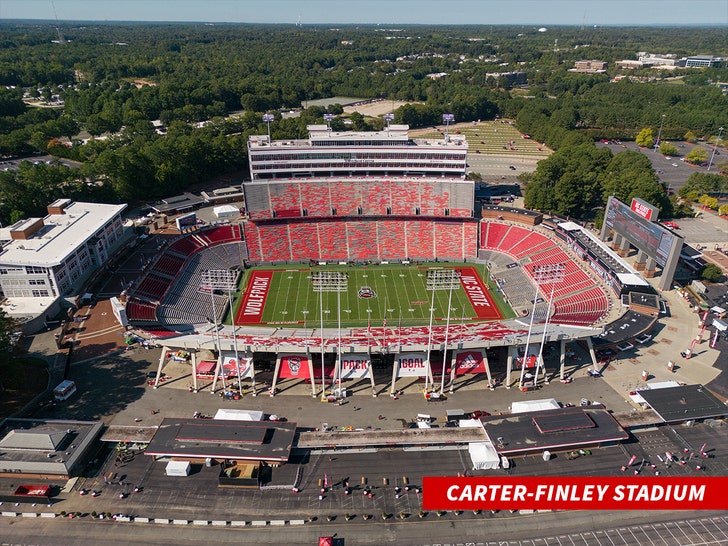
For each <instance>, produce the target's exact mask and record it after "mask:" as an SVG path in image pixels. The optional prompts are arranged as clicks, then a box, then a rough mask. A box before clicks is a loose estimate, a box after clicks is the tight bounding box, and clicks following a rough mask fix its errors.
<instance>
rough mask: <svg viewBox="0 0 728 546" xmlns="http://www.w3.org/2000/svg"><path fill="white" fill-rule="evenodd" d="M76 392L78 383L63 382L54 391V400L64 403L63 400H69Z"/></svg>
mask: <svg viewBox="0 0 728 546" xmlns="http://www.w3.org/2000/svg"><path fill="white" fill-rule="evenodd" d="M75 392H76V383H74V382H73V381H70V380H68V379H66V380H65V381H61V382H60V383H59V384H58V386H57V387H56V388H55V389H53V398H55V399H56V400H58V401H59V402H62V401H63V400H68V399H69V398H70V397H71V396H73V393H75Z"/></svg>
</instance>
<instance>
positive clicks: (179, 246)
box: [168, 236, 204, 258]
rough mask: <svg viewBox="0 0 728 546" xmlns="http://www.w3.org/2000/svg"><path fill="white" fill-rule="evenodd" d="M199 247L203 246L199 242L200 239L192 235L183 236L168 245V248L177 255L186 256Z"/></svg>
mask: <svg viewBox="0 0 728 546" xmlns="http://www.w3.org/2000/svg"><path fill="white" fill-rule="evenodd" d="M201 248H204V247H203V245H202V243H200V241H198V240H197V239H195V238H194V237H190V236H183V237H181V238H179V239H177V240H176V241H175V242H174V243H172V244H171V245H169V248H168V250H170V251H172V252H176V253H177V254H178V255H180V256H182V257H184V258H186V257H187V256H191V255H192V254H194V253H195V252H197V251H198V250H200V249H201Z"/></svg>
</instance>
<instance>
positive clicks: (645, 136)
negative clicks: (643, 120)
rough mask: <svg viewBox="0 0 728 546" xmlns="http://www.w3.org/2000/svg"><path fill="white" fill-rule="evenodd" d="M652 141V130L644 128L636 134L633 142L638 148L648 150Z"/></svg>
mask: <svg viewBox="0 0 728 546" xmlns="http://www.w3.org/2000/svg"><path fill="white" fill-rule="evenodd" d="M654 139H655V137H654V136H653V135H652V129H651V128H650V127H645V128H644V129H642V130H641V131H640V132H639V133H637V136H636V137H635V139H634V141H635V142H636V143H637V145H638V146H643V147H645V148H649V147H650V146H652V143H653V142H654Z"/></svg>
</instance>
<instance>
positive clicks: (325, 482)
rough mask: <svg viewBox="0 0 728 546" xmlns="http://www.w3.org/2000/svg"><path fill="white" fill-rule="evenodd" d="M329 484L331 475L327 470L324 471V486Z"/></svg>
mask: <svg viewBox="0 0 728 546" xmlns="http://www.w3.org/2000/svg"><path fill="white" fill-rule="evenodd" d="M328 486H329V477H328V476H327V475H326V472H324V487H328Z"/></svg>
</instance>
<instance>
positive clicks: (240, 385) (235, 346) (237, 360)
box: [228, 285, 255, 394]
mask: <svg viewBox="0 0 728 546" xmlns="http://www.w3.org/2000/svg"><path fill="white" fill-rule="evenodd" d="M228 305H229V308H230V322H231V324H232V326H233V353H234V354H235V371H236V372H237V374H238V391H239V392H240V394H243V383H242V379H241V378H240V356H239V354H238V332H237V329H236V327H235V312H234V309H233V297H232V294H231V287H230V285H228ZM253 390H255V385H253Z"/></svg>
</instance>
